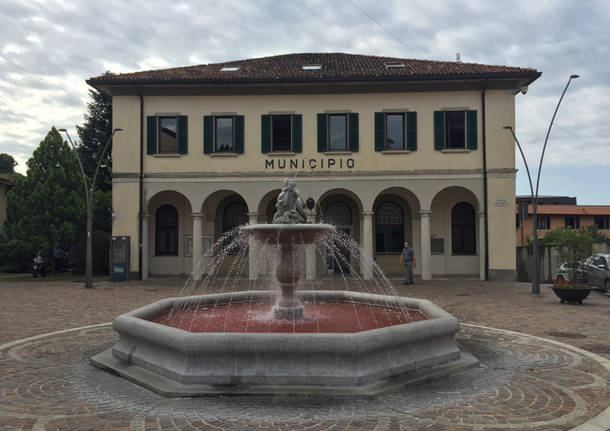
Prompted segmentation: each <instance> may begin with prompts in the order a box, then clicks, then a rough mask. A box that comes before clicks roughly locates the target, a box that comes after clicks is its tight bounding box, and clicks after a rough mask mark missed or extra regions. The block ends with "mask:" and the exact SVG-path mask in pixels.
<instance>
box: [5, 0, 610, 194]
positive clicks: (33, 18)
mask: <svg viewBox="0 0 610 431" xmlns="http://www.w3.org/2000/svg"><path fill="white" fill-rule="evenodd" d="M609 29H610V2H608V1H606V0H600V1H587V0H574V1H567V0H566V1H563V0H536V1H531V0H526V1H509V0H493V1H482V0H481V1H471V0H466V1H458V0H452V1H436V0H395V1H393V0H299V1H290V0H256V1H255V0H253V1H233V0H222V1H218V0H215V1H203V0H200V1H184V2H180V1H171V2H170V1H156V0H146V1H142V0H131V1H130V0H104V1H94V0H88V1H85V0H82V1H75V0H74V1H71V0H65V1H40V0H29V1H25V0H21V1H12V0H2V1H1V2H0V152H6V153H9V154H11V155H13V156H14V157H15V159H16V160H17V161H18V162H19V166H18V167H17V170H18V171H20V172H25V162H26V160H27V159H28V158H29V157H30V156H31V154H32V151H33V150H34V149H35V148H36V146H37V145H38V143H39V142H40V140H41V139H42V138H43V137H44V135H45V134H46V132H47V131H48V130H49V128H50V127H51V126H52V125H56V126H57V127H66V128H68V129H69V130H72V131H73V133H72V135H73V136H74V135H76V130H75V127H74V125H75V124H81V123H82V121H83V114H84V112H85V109H86V102H87V100H88V96H87V85H86V84H85V79H87V78H89V77H91V76H96V75H100V74H102V73H104V72H105V71H112V72H115V73H117V72H131V71H137V70H145V69H157V68H165V67H174V66H185V65H192V64H204V63H214V62H220V61H229V60H238V59H245V58H253V57H261V56H268V55H276V54H285V53H293V52H348V53H359V54H372V55H387V56H397V57H407V58H421V59H433V60H455V55H456V53H457V52H459V53H460V54H461V59H462V61H467V62H477V63H487V64H504V65H511V66H522V67H534V68H536V69H538V70H539V71H542V72H543V75H542V77H541V78H539V79H538V80H537V81H536V82H535V83H534V84H533V85H532V86H531V87H530V89H529V91H528V93H527V94H526V95H525V96H523V95H518V96H516V103H517V136H518V138H519V140H520V141H521V143H522V144H523V145H524V147H525V152H526V157H527V158H528V162H529V164H530V165H531V167H532V168H534V170H535V169H536V167H537V164H538V160H539V157H540V152H541V149H542V143H543V142H544V137H545V134H546V130H547V127H548V124H549V121H550V119H551V116H552V114H553V110H554V109H555V105H556V103H557V101H558V99H559V96H560V94H561V91H562V90H563V87H564V86H565V84H566V82H567V80H568V77H569V76H570V74H573V73H577V74H580V75H581V78H580V79H577V80H575V81H573V82H572V84H571V85H570V88H569V90H568V93H567V94H566V97H565V98H564V101H563V103H562V106H561V108H560V111H559V114H558V116H557V118H556V120H555V126H554V129H553V131H552V133H551V137H550V140H549V144H548V149H547V154H546V155H545V162H544V167H543V176H542V179H541V184H540V193H541V194H562V195H570V196H577V197H578V202H579V203H582V204H607V205H609V204H610V138H609V135H610V122H609V119H610V72H609V71H610V30H609ZM519 160H520V159H519ZM517 167H518V168H519V173H518V176H517V178H518V180H517V183H518V184H517V193H518V194H526V193H529V188H528V183H527V177H526V176H525V174H524V169H523V165H522V163H521V162H520V161H519V163H518V165H517Z"/></svg>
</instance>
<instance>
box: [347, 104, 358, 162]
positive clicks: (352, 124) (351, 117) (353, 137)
mask: <svg viewBox="0 0 610 431" xmlns="http://www.w3.org/2000/svg"><path fill="white" fill-rule="evenodd" d="M348 127H349V141H348V143H349V150H350V151H352V152H354V153H356V152H358V129H359V126H358V114H357V113H353V114H348Z"/></svg>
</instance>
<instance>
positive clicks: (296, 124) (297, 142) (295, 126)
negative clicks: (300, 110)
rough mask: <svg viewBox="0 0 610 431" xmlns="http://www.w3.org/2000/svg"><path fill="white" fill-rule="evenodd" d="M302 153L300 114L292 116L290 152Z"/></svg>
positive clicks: (301, 119)
mask: <svg viewBox="0 0 610 431" xmlns="http://www.w3.org/2000/svg"><path fill="white" fill-rule="evenodd" d="M302 151H303V116H302V115H301V114H294V115H292V152H293V153H301V152H302Z"/></svg>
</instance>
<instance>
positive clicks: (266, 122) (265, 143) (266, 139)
mask: <svg viewBox="0 0 610 431" xmlns="http://www.w3.org/2000/svg"><path fill="white" fill-rule="evenodd" d="M261 152H263V153H270V152H271V115H269V114H265V115H261Z"/></svg>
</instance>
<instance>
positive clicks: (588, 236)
mask: <svg viewBox="0 0 610 431" xmlns="http://www.w3.org/2000/svg"><path fill="white" fill-rule="evenodd" d="M594 242H595V237H594V235H593V232H592V231H591V230H590V229H586V228H583V229H566V228H558V229H553V230H552V231H550V232H548V233H546V235H544V238H543V239H542V244H543V245H551V246H557V247H558V252H559V257H560V259H561V260H562V261H564V262H567V267H568V271H569V278H568V279H569V280H577V275H578V269H579V267H580V266H581V263H582V262H584V260H585V259H586V258H587V257H589V256H590V255H591V253H592V246H593V243H594Z"/></svg>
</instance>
